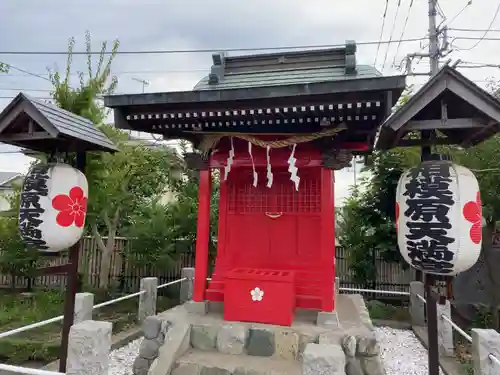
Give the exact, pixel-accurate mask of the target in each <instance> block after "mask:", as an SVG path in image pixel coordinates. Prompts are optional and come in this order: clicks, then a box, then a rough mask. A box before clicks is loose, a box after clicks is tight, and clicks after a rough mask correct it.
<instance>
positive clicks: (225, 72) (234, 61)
mask: <svg viewBox="0 0 500 375" xmlns="http://www.w3.org/2000/svg"><path fill="white" fill-rule="evenodd" d="M212 60H213V65H212V67H211V71H210V73H209V74H208V75H207V76H206V77H204V78H203V79H201V80H200V81H199V82H198V83H197V84H196V86H195V87H194V90H211V89H218V90H225V89H231V88H239V87H256V86H275V85H286V84H293V83H312V82H322V81H325V82H326V81H332V80H338V79H349V78H353V77H356V78H361V77H377V76H380V75H381V73H380V72H379V71H378V70H377V69H375V68H373V67H371V66H359V67H357V65H356V43H355V42H354V41H347V42H346V46H345V47H342V48H328V49H315V50H307V49H306V50H301V51H286V52H284V51H280V52H273V53H264V54H252V55H240V56H228V55H227V54H226V53H215V54H213V55H212Z"/></svg>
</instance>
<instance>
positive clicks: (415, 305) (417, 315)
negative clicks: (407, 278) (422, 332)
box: [410, 281, 425, 326]
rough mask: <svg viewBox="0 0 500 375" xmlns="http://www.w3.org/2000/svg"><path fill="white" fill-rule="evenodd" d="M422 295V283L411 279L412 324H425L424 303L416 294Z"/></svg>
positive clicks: (423, 293)
mask: <svg viewBox="0 0 500 375" xmlns="http://www.w3.org/2000/svg"><path fill="white" fill-rule="evenodd" d="M417 294H418V295H420V296H422V297H424V295H425V292H424V283H422V282H421V281H412V282H411V283H410V316H411V324H413V325H414V326H425V303H424V301H422V300H421V299H420V298H419V297H418V296H417Z"/></svg>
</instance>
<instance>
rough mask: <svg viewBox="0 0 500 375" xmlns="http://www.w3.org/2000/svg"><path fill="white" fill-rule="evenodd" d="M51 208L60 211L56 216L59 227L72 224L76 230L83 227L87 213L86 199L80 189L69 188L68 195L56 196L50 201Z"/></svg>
mask: <svg viewBox="0 0 500 375" xmlns="http://www.w3.org/2000/svg"><path fill="white" fill-rule="evenodd" d="M52 207H53V208H54V209H55V210H57V211H60V212H59V213H58V214H57V216H56V222H57V224H59V225H60V226H61V227H69V226H70V225H72V224H73V223H75V225H76V226H77V227H78V228H81V227H83V224H84V222H85V213H86V212H87V197H85V196H84V195H83V190H82V188H81V187H79V186H75V187H73V188H71V189H70V191H69V195H64V194H59V195H56V196H55V197H54V198H53V199H52Z"/></svg>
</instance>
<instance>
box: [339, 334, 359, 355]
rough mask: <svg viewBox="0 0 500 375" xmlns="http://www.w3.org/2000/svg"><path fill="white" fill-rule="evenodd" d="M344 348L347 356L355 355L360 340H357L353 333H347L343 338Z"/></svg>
mask: <svg viewBox="0 0 500 375" xmlns="http://www.w3.org/2000/svg"><path fill="white" fill-rule="evenodd" d="M341 343H342V344H341V345H342V349H343V350H344V353H345V355H346V356H347V357H355V356H356V350H357V344H358V341H357V340H356V337H354V336H351V335H345V336H344V337H343V338H342V342H341Z"/></svg>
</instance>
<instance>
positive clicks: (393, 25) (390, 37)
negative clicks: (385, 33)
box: [382, 0, 401, 71]
mask: <svg viewBox="0 0 500 375" xmlns="http://www.w3.org/2000/svg"><path fill="white" fill-rule="evenodd" d="M400 8H401V0H398V6H397V8H396V15H395V16H394V22H393V24H392V29H391V33H390V35H389V41H392V36H393V35H394V29H395V28H396V22H397V20H398V15H399V9H400ZM390 47H391V45H390V43H389V44H387V49H386V51H385V56H384V63H383V64H382V71H384V68H385V63H386V62H387V56H388V55H389V49H390Z"/></svg>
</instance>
